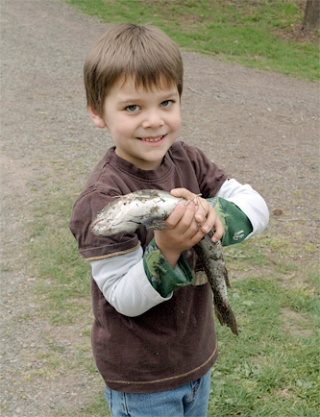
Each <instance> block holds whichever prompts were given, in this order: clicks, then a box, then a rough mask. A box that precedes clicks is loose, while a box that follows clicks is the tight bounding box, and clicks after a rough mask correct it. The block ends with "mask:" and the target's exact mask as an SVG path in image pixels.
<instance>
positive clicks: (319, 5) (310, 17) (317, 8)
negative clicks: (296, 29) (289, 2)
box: [302, 0, 320, 32]
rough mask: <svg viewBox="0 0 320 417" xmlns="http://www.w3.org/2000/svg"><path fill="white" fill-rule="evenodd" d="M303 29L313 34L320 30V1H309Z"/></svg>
mask: <svg viewBox="0 0 320 417" xmlns="http://www.w3.org/2000/svg"><path fill="white" fill-rule="evenodd" d="M302 27H303V28H304V29H305V30H310V31H312V32H317V31H319V30H320V0H307V4H306V8H305V12H304V18H303V22H302Z"/></svg>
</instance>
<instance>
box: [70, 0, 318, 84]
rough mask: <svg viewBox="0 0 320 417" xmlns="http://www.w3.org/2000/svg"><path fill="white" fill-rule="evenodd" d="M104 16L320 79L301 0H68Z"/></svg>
mask: <svg viewBox="0 0 320 417" xmlns="http://www.w3.org/2000/svg"><path fill="white" fill-rule="evenodd" d="M66 1H67V3H69V4H71V5H73V6H74V7H76V8H78V9H79V10H81V11H82V12H84V13H88V14H90V15H94V16H97V17H99V19H101V20H102V21H105V22H118V23H119V22H127V21H130V22H134V23H151V24H154V25H157V26H159V27H160V28H162V29H163V30H164V31H165V32H166V33H168V35H170V36H171V37H172V38H173V39H174V40H175V41H176V42H177V43H178V44H179V45H181V47H183V48H185V49H186V50H192V51H197V52H202V53H205V54H210V55H215V56H216V57H217V58H219V59H223V60H227V61H232V62H235V63H239V64H243V65H246V66H249V67H255V68H261V69H265V70H273V71H278V72H281V73H284V74H288V75H293V76H295V77H299V78H305V79H310V80H318V79H319V37H318V35H319V34H306V33H305V32H303V31H302V30H301V22H302V19H303V12H304V10H303V7H302V4H303V2H301V1H300V0H293V1H286V0H282V1H276V0H257V1H248V0H237V1H232V0H223V1H222V0H197V1H191V0H172V1H167V0H159V1H153V0H143V1H142V0H120V1H114V0H66Z"/></svg>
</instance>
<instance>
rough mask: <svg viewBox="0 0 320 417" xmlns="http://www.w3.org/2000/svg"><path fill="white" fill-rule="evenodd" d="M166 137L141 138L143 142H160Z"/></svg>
mask: <svg viewBox="0 0 320 417" xmlns="http://www.w3.org/2000/svg"><path fill="white" fill-rule="evenodd" d="M165 136H166V135H161V136H148V137H145V138H139V139H140V140H142V141H143V142H159V141H160V140H162V139H164V138H165Z"/></svg>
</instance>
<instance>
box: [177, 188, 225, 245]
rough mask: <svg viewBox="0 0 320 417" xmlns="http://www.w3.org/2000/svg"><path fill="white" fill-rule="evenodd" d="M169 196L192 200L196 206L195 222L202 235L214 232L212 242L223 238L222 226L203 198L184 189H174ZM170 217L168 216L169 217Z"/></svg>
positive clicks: (213, 210) (212, 209)
mask: <svg viewBox="0 0 320 417" xmlns="http://www.w3.org/2000/svg"><path fill="white" fill-rule="evenodd" d="M171 194H172V195H173V196H175V197H182V198H185V199H186V200H192V201H193V202H194V203H195V205H196V213H195V221H196V222H197V223H198V225H199V227H200V228H201V230H202V232H203V234H207V233H208V232H210V230H214V234H213V236H212V238H211V240H212V242H214V243H215V242H217V241H218V240H220V239H221V238H222V236H223V232H224V230H223V225H222V223H221V221H220V219H219V216H218V215H217V213H216V211H215V209H214V208H213V207H212V206H211V204H209V203H208V201H207V200H206V199H204V198H201V197H199V196H197V195H196V194H194V193H192V192H191V191H189V190H187V189H186V188H174V189H173V190H171ZM169 217H170V216H169Z"/></svg>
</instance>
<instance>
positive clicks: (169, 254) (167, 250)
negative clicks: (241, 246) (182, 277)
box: [155, 188, 223, 267]
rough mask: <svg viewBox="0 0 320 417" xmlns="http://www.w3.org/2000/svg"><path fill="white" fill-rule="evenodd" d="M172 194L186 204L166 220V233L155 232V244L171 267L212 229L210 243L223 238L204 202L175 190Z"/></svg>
mask: <svg viewBox="0 0 320 417" xmlns="http://www.w3.org/2000/svg"><path fill="white" fill-rule="evenodd" d="M171 194H172V195H174V196H175V197H182V198H185V199H187V200H188V201H187V202H186V203H179V204H178V205H177V206H176V208H175V209H174V210H173V212H172V213H171V214H170V216H169V217H168V218H167V220H166V225H167V229H165V230H161V231H158V230H156V231H155V241H156V244H157V246H158V248H159V249H160V250H161V252H162V254H163V255H164V257H165V258H166V259H167V261H168V262H169V263H170V264H171V266H173V267H174V266H175V265H176V263H177V261H178V259H179V258H180V255H181V253H182V252H183V251H185V250H187V249H190V248H192V247H193V246H194V245H195V244H197V243H198V242H199V241H200V240H201V239H202V238H203V236H204V235H205V234H206V233H208V232H209V231H210V230H211V229H215V233H214V235H213V237H212V240H213V241H214V242H215V241H217V240H219V239H220V238H221V237H222V235H223V226H222V223H221V222H220V220H219V217H218V215H217V214H216V212H215V210H214V209H213V207H212V206H211V205H210V204H209V203H208V202H207V201H206V200H205V199H203V198H200V197H198V196H196V195H195V194H194V193H192V192H191V191H189V190H187V189H185V188H175V189H174V190H172V191H171Z"/></svg>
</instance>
